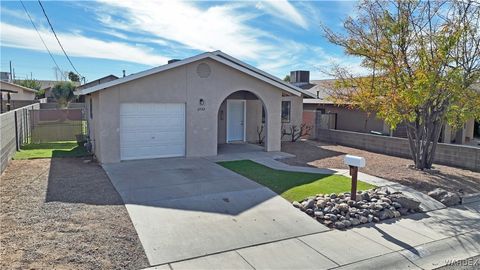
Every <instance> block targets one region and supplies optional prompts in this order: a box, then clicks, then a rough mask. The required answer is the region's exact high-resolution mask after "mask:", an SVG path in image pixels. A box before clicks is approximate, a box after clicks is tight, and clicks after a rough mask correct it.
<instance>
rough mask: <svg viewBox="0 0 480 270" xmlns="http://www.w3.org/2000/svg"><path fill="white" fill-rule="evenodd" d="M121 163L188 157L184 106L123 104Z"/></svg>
mask: <svg viewBox="0 0 480 270" xmlns="http://www.w3.org/2000/svg"><path fill="white" fill-rule="evenodd" d="M120 153H121V159H122V160H128V159H141V158H157V157H177V156H184V155H185V104H183V103H122V104H121V106H120Z"/></svg>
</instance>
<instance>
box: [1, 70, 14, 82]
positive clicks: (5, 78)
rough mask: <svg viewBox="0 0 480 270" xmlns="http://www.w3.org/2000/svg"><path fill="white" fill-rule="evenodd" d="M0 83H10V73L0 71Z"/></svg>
mask: <svg viewBox="0 0 480 270" xmlns="http://www.w3.org/2000/svg"><path fill="white" fill-rule="evenodd" d="M0 81H4V82H10V81H12V77H11V76H10V72H5V71H0Z"/></svg>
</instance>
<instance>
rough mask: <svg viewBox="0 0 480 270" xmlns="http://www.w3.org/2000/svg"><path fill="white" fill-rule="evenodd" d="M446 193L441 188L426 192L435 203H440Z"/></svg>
mask: <svg viewBox="0 0 480 270" xmlns="http://www.w3.org/2000/svg"><path fill="white" fill-rule="evenodd" d="M447 193H448V191H446V190H445V189H442V188H436V189H434V190H432V191H430V192H428V196H430V197H432V198H434V199H435V200H437V201H440V200H441V199H442V198H443V196H445V195H447Z"/></svg>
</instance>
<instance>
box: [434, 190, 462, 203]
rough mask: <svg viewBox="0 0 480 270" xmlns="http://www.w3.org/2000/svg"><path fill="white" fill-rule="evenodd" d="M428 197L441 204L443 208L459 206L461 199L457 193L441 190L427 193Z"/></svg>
mask: <svg viewBox="0 0 480 270" xmlns="http://www.w3.org/2000/svg"><path fill="white" fill-rule="evenodd" d="M428 196H430V197H432V198H434V199H435V200H437V201H439V202H441V203H443V204H444V205H445V206H454V205H457V204H460V203H461V201H462V199H461V198H460V196H459V195H458V194H457V193H454V192H450V191H446V190H445V189H442V188H436V189H434V190H432V191H430V192H428Z"/></svg>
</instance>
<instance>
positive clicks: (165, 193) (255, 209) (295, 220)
mask: <svg viewBox="0 0 480 270" xmlns="http://www.w3.org/2000/svg"><path fill="white" fill-rule="evenodd" d="M104 169H105V171H106V172H107V174H108V176H109V177H110V179H111V181H112V183H113V184H114V186H115V188H116V189H117V191H118V192H119V193H120V195H121V196H122V198H123V201H124V203H125V205H126V207H127V210H128V213H129V215H130V218H131V219H132V222H133V224H134V226H135V229H136V230H137V233H138V236H139V238H140V241H141V243H142V245H143V247H144V249H145V253H146V254H147V257H148V260H149V262H150V264H151V265H159V264H164V263H170V262H175V261H180V260H185V259H189V258H195V257H199V256H205V255H208V254H214V253H219V252H224V251H229V250H234V249H237V248H241V247H248V246H255V245H258V244H262V243H268V242H274V241H279V240H283V239H290V238H295V237H298V236H302V235H309V234H313V233H318V232H322V231H326V230H328V228H326V227H325V226H323V225H321V224H320V223H318V222H316V221H315V220H313V219H312V218H310V217H309V216H307V215H305V214H304V213H302V212H301V211H298V210H297V209H295V208H294V207H292V206H291V204H290V203H289V202H287V201H286V200H284V199H283V198H281V197H279V196H278V195H277V194H275V193H274V192H272V191H271V190H269V189H268V188H266V187H264V186H261V185H259V184H257V183H255V182H253V181H251V180H249V179H247V178H245V177H243V176H241V175H238V174H236V173H233V172H231V171H230V170H227V169H225V168H223V167H221V166H219V165H217V164H216V163H214V162H212V161H210V160H207V159H203V158H187V159H186V158H171V159H154V160H141V161H129V162H121V163H117V164H109V165H104Z"/></svg>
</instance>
